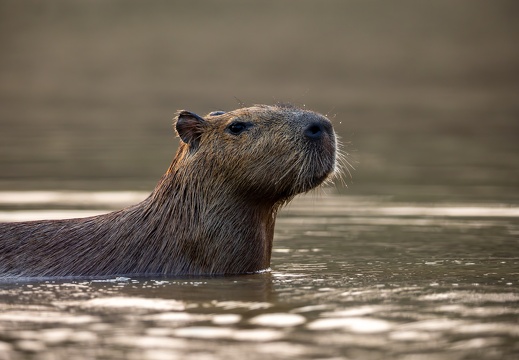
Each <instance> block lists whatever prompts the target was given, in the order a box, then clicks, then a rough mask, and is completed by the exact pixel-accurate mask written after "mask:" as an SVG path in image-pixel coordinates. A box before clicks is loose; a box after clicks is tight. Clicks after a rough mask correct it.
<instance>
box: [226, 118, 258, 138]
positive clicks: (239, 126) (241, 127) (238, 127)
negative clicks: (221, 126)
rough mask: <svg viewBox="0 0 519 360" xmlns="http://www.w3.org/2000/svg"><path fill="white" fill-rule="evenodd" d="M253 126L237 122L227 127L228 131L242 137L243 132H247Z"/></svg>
mask: <svg viewBox="0 0 519 360" xmlns="http://www.w3.org/2000/svg"><path fill="white" fill-rule="evenodd" d="M251 126H252V124H251V123H244V122H241V121H235V122H233V123H231V124H230V125H229V126H228V127H227V130H228V132H229V133H231V134H232V135H240V134H241V133H242V132H244V131H245V130H247V129H248V128H250V127H251Z"/></svg>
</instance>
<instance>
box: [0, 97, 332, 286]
mask: <svg viewBox="0 0 519 360" xmlns="http://www.w3.org/2000/svg"><path fill="white" fill-rule="evenodd" d="M175 128H176V131H177V133H178V135H179V137H180V139H181V143H180V147H179V149H178V151H177V153H176V155H175V157H174V159H173V161H172V163H171V165H170V167H169V169H168V170H167V172H166V173H165V174H164V175H163V176H162V178H161V179H160V181H159V183H158V184H157V186H156V188H155V190H154V191H153V192H152V194H151V195H150V196H149V197H148V198H147V199H146V200H144V201H143V202H141V203H139V204H137V205H133V206H130V207H128V208H125V209H122V210H119V211H115V212H112V213H108V214H104V215H100V216H94V217H88V218H79V219H68V220H57V221H49V220H42V221H31V222H18V223H1V224H0V277H2V278H10V277H18V278H19V277H55V276H56V277H69V276H88V277H91V276H106V275H159V274H160V275H184V274H192V275H202V274H206V275H211V274H240V273H251V272H257V271H260V270H264V269H268V268H269V266H270V256H271V252H272V240H273V234H274V223H275V219H276V213H277V211H278V209H279V208H280V206H282V205H283V204H285V203H287V202H288V201H290V200H291V199H292V198H293V197H294V196H295V195H296V194H299V193H304V192H306V191H309V190H310V189H312V188H314V187H316V186H318V185H320V184H321V183H322V182H323V181H325V180H326V179H327V178H329V177H330V175H331V174H333V173H334V170H335V167H336V139H335V134H334V131H333V128H332V124H331V122H330V121H329V120H328V119H327V118H326V117H325V116H323V115H320V114H318V113H315V112H312V111H308V110H302V109H299V108H296V107H293V106H290V105H274V106H267V105H257V106H252V107H248V108H242V109H237V110H233V111H230V112H222V111H217V112H212V113H210V114H208V115H207V116H205V117H201V116H198V115H196V114H194V113H192V112H188V111H180V112H179V113H178V114H177V116H176V119H175Z"/></svg>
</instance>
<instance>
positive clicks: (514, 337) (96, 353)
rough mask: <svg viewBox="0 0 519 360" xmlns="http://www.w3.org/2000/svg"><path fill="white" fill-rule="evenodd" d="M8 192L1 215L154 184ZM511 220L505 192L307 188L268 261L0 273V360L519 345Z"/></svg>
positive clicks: (325, 355)
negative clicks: (433, 200)
mask: <svg viewBox="0 0 519 360" xmlns="http://www.w3.org/2000/svg"><path fill="white" fill-rule="evenodd" d="M0 195H1V196H0V202H2V201H1V199H4V201H3V202H2V204H1V207H2V208H3V211H2V212H0V220H18V219H21V218H36V217H40V218H54V217H56V218H59V217H67V216H68V217H70V216H77V215H80V214H93V213H99V212H103V211H106V210H107V209H108V208H110V207H112V208H116V207H119V206H123V205H126V204H127V203H131V202H134V201H135V200H137V199H139V198H143V197H144V196H145V194H144V193H137V192H121V193H117V192H112V193H107V192H100V193H81V192H77V193H73V192H68V193H63V192H54V193H53V192H39V193H24V192H18V193H6V192H4V193H2V194H0ZM13 196H14V197H15V198H18V199H20V200H21V201H22V202H23V203H24V204H25V207H27V208H30V207H32V208H33V209H32V210H30V211H29V210H20V209H19V208H17V207H13V203H12V201H11V200H10V199H11V198H12V197H13ZM31 198H33V199H34V201H33V202H31V201H30V199H31ZM23 199H26V201H23ZM110 199H113V203H112V204H110V201H109V200H110ZM78 204H81V206H79V205H78ZM66 207H68V209H76V210H75V211H69V210H64V208H66ZM89 208H90V209H89ZM100 208H104V210H100ZM49 209H51V210H49ZM518 234H519V208H518V207H515V206H511V205H499V204H488V203H485V204H476V203H471V204H467V203H465V204H442V205H438V204H427V203H395V202H394V201H390V200H388V199H385V198H377V197H355V196H337V195H333V194H329V195H323V194H310V195H308V196H306V197H301V198H299V199H296V200H295V201H294V202H293V203H292V204H290V205H289V206H288V207H287V208H286V209H284V210H283V211H282V212H281V214H280V216H279V217H278V222H277V227H276V233H275V247H274V250H273V258H272V270H271V271H270V272H265V273H262V274H255V275H244V276H228V277H182V278H175V277H164V278H121V277H112V278H99V279H89V280H70V279H64V280H52V281H25V282H11V283H3V284H1V285H0V349H1V350H2V352H0V353H1V354H2V355H0V359H14V360H16V359H49V358H51V359H55V358H60V359H61V358H63V359H65V358H74V359H92V358H100V359H102V358H106V359H108V358H110V359H174V358H179V359H215V358H216V359H224V358H225V359H243V358H244V357H246V358H250V359H264V358H269V359H381V358H384V359H475V358H478V359H516V358H517V356H518V355H519V345H518V344H519V321H518V320H519V306H518V305H519V287H518V284H519V242H518V240H517V238H518V236H517V235H518Z"/></svg>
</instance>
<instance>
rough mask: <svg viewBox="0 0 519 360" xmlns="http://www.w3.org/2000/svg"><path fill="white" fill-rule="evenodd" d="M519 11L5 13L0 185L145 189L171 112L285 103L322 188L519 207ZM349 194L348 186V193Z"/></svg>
mask: <svg viewBox="0 0 519 360" xmlns="http://www.w3.org/2000/svg"><path fill="white" fill-rule="evenodd" d="M518 14H519V2H517V1H515V0H509V1H507V0H493V1H486V0H459V1H455V2H453V1H450V0H435V1H425V0H394V1H384V0H379V1H370V0H349V1H345V0H337V1H333V0H321V1H304V0H297V1H288V0H286V1H278V0H276V1H271V0H268V1H246V0H245V1H244V0H222V1H200V0H194V1H166V0H164V1H128V0H124V1H122V0H121V1H105V0H88V1H87V0H80V1H68V0H47V1H30V0H26V1H18V0H0V190H9V191H10V190H46V189H50V190H127V189H128V190H150V191H151V190H152V189H153V187H154V185H155V183H156V182H157V180H158V179H159V177H160V176H161V175H162V173H163V172H164V171H165V170H166V169H167V167H168V165H169V162H170V161H171V158H172V157H173V154H174V152H175V150H176V147H177V145H178V140H177V139H175V137H174V133H173V128H172V117H173V115H174V114H175V112H176V111H177V110H178V109H188V110H191V111H194V112H196V113H198V114H205V113H207V112H209V111H213V110H232V109H234V108H237V107H240V102H243V103H244V104H246V105H251V104H255V103H267V104H272V103H275V102H278V101H281V102H291V103H293V104H295V105H298V106H301V107H302V106H306V107H307V108H309V109H312V110H315V111H318V112H322V113H324V114H327V115H328V116H329V117H330V118H332V119H333V121H334V124H335V126H336V130H337V132H338V134H339V136H340V137H341V138H342V142H343V143H344V150H345V151H346V152H348V153H349V154H350V156H349V160H350V162H351V163H352V164H353V165H354V166H355V168H356V170H354V171H352V177H351V178H350V177H349V176H348V175H346V176H345V183H346V184H342V183H341V182H338V183H337V185H336V187H335V188H334V189H332V190H331V191H332V192H333V191H337V192H339V193H341V194H348V195H382V196H390V197H392V198H395V199H400V200H415V201H419V200H428V201H430V200H433V201H451V200H453V199H456V200H475V201H483V202H484V201H489V202H495V201H499V202H511V203H517V202H518V201H519V192H518V191H517V190H518V188H519V186H518V184H519V157H518V155H519V139H518V136H519V46H518V43H519V42H518V40H519V21H517V15H518ZM345 185H347V186H345Z"/></svg>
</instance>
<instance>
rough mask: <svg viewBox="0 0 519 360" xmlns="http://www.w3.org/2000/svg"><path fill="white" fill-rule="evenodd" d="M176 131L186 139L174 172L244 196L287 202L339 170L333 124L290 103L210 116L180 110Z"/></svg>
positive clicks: (216, 188)
mask: <svg viewBox="0 0 519 360" xmlns="http://www.w3.org/2000/svg"><path fill="white" fill-rule="evenodd" d="M175 127H176V131H177V133H178V135H179V136H180V138H181V140H182V143H181V145H180V149H179V153H178V154H177V160H179V161H177V162H174V163H173V164H172V166H175V167H176V169H175V170H177V171H178V170H179V168H180V167H183V168H185V169H187V170H186V171H187V173H186V176H192V177H197V178H198V181H204V179H206V180H205V181H207V183H210V184H211V185H212V186H214V190H215V191H216V190H219V191H229V192H232V193H233V194H234V195H236V196H240V197H241V198H250V199H263V200H266V201H268V200H270V201H273V202H277V201H281V200H288V199H290V198H291V197H293V196H294V195H296V194H299V193H302V192H306V191H309V190H310V189H312V188H314V187H316V186H318V185H319V184H321V183H322V182H323V181H325V180H326V179H327V178H328V177H329V175H330V174H332V173H333V172H334V170H335V167H336V139H335V134H334V131H333V127H332V124H331V122H330V121H329V120H328V119H327V118H326V117H325V116H323V115H320V114H318V113H315V112H312V111H308V110H302V109H299V108H296V107H294V106H291V105H274V106H267V105H256V106H252V107H249V108H242V109H237V110H233V111H229V112H223V111H217V112H212V113H210V114H208V115H206V116H205V117H201V116H198V115H196V114H194V113H191V112H188V111H180V112H179V113H178V116H177V118H176V123H175ZM191 171H196V172H197V174H193V173H191ZM200 176H202V178H200ZM209 179H210V180H209ZM193 181H194V180H193ZM206 190H207V191H211V190H212V189H206Z"/></svg>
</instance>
